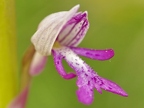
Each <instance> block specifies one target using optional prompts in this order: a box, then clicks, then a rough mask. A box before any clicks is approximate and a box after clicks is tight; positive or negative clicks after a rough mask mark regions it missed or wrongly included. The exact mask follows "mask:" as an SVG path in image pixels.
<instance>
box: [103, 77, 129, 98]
mask: <svg viewBox="0 0 144 108" xmlns="http://www.w3.org/2000/svg"><path fill="white" fill-rule="evenodd" d="M100 80H101V84H100V87H101V88H102V89H104V90H106V91H109V92H112V93H115V94H118V95H121V96H125V97H127V96H128V94H127V93H126V92H125V91H124V90H123V89H122V88H121V87H120V86H119V85H117V84H116V83H114V82H112V81H110V80H108V79H105V78H101V77H100Z"/></svg>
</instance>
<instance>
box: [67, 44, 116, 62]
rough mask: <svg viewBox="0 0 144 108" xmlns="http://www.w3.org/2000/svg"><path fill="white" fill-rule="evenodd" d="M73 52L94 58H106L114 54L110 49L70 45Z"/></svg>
mask: <svg viewBox="0 0 144 108" xmlns="http://www.w3.org/2000/svg"><path fill="white" fill-rule="evenodd" d="M70 48H71V49H72V50H73V51H74V52H75V53H77V54H79V55H81V56H85V57H87V58H91V59H94V60H108V59H110V58H112V57H113V56H114V51H113V50H112V49H106V50H95V49H87V48H77V47H70Z"/></svg>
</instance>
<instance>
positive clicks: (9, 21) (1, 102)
mask: <svg viewBox="0 0 144 108" xmlns="http://www.w3.org/2000/svg"><path fill="white" fill-rule="evenodd" d="M14 3H15V1H14V0H0V108H6V106H7V105H8V103H9V102H10V101H11V100H12V99H13V98H14V96H15V95H16V93H17V88H18V87H17V86H18V84H17V82H18V81H17V76H18V75H17V60H16V32H15V31H16V30H15V4H14Z"/></svg>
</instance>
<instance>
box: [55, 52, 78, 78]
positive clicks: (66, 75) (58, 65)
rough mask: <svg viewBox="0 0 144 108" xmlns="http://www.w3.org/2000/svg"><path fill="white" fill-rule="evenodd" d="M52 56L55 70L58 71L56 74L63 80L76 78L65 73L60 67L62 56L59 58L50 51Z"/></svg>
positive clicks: (57, 54)
mask: <svg viewBox="0 0 144 108" xmlns="http://www.w3.org/2000/svg"><path fill="white" fill-rule="evenodd" d="M52 54H53V57H54V63H55V66H56V69H57V71H58V73H59V74H60V75H61V76H62V77H63V78H65V79H72V78H74V77H76V75H75V74H74V73H68V74H67V73H66V72H65V70H64V68H63V66H62V58H63V56H61V55H60V54H59V53H58V52H56V51H54V50H52Z"/></svg>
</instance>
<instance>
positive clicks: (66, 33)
mask: <svg viewBox="0 0 144 108" xmlns="http://www.w3.org/2000/svg"><path fill="white" fill-rule="evenodd" d="M87 16H88V14H87V12H83V13H82V12H79V13H77V14H75V16H74V17H72V18H71V19H70V20H69V21H68V22H67V23H66V24H65V25H64V27H63V29H62V30H61V32H60V33H59V36H58V38H57V40H58V41H59V42H60V43H61V44H62V45H65V46H77V45H79V43H80V42H81V41H82V40H83V38H84V37H85V34H86V33H87V30H88V28H89V22H88V19H87Z"/></svg>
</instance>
